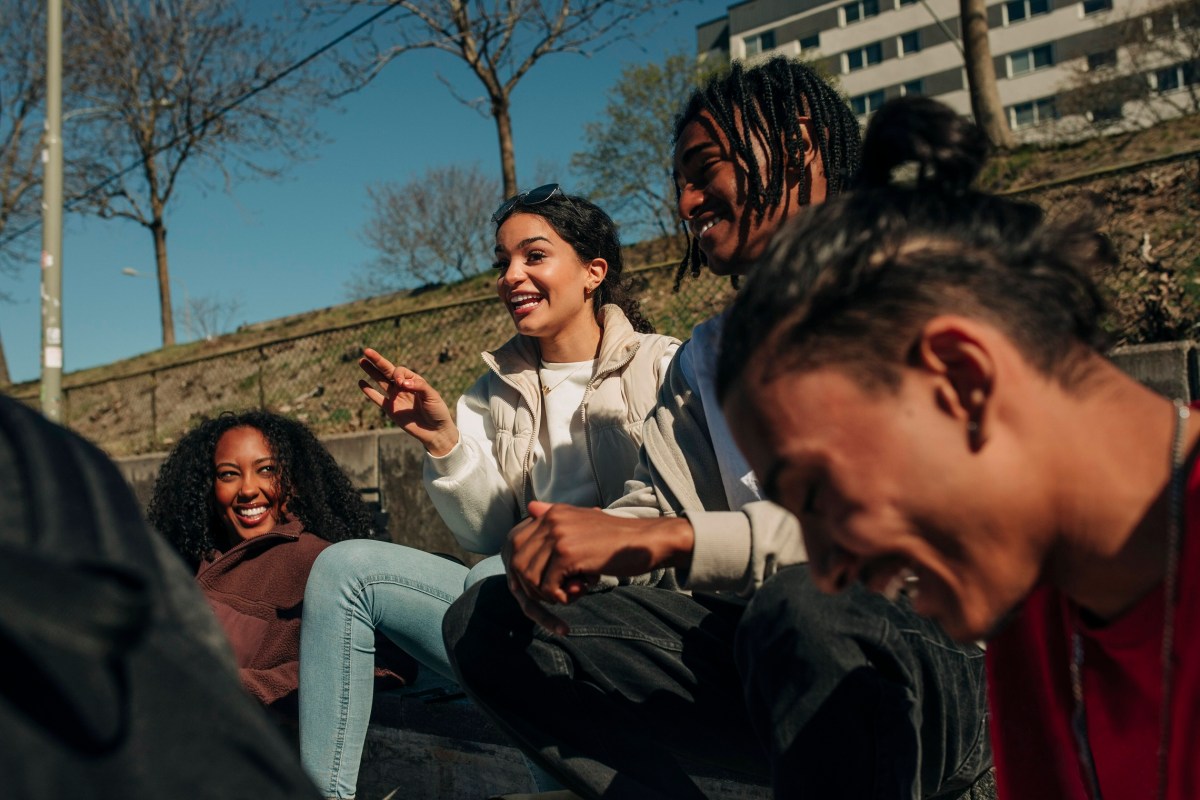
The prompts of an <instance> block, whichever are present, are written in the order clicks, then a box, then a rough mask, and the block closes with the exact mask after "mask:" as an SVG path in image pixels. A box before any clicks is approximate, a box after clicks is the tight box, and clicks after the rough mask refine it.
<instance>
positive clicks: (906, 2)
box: [900, 0, 920, 7]
mask: <svg viewBox="0 0 1200 800" xmlns="http://www.w3.org/2000/svg"><path fill="white" fill-rule="evenodd" d="M917 2H920V0H900V6H901V7H903V6H911V5H912V4H913V3H917Z"/></svg>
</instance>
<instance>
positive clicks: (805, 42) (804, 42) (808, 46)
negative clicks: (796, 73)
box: [800, 33, 821, 52]
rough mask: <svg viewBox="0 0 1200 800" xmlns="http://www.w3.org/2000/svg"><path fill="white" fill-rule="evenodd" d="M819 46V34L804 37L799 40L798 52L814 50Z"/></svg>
mask: <svg viewBox="0 0 1200 800" xmlns="http://www.w3.org/2000/svg"><path fill="white" fill-rule="evenodd" d="M820 46H821V34H820V33H814V34H813V35H812V36H805V37H804V38H803V39H801V40H800V51H801V52H803V51H805V50H816V49H817V48H818V47H820Z"/></svg>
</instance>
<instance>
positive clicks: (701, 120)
mask: <svg viewBox="0 0 1200 800" xmlns="http://www.w3.org/2000/svg"><path fill="white" fill-rule="evenodd" d="M804 130H805V143H806V147H805V149H804V153H805V157H804V159H803V163H801V164H795V165H789V166H788V168H786V169H785V171H784V179H783V180H784V186H783V198H782V200H781V201H780V203H779V204H778V205H776V206H775V207H773V208H769V209H767V210H766V212H765V213H764V214H763V216H762V218H761V219H759V218H758V216H757V212H755V211H753V210H752V209H751V208H750V207H749V206H748V204H747V201H748V186H749V184H748V181H747V180H746V170H745V166H744V165H743V164H742V163H741V162H740V161H739V160H738V159H737V158H736V157H735V156H734V154H733V151H732V149H731V148H730V146H729V140H728V138H727V137H726V136H725V134H724V132H723V131H721V129H720V128H719V127H718V126H717V125H716V123H715V122H714V121H713V118H712V116H711V115H709V114H708V112H706V111H705V112H701V113H700V115H699V116H698V117H697V118H696V119H694V120H692V121H691V122H689V123H688V124H687V125H685V126H684V128H683V130H682V131H681V132H680V134H679V139H678V141H677V142H676V144H675V184H676V187H677V188H678V190H679V214H680V216H681V217H682V218H683V219H684V221H685V222H686V223H687V225H688V227H689V229H690V230H691V233H692V236H693V237H695V238H696V241H697V242H698V243H699V246H700V250H701V251H702V252H703V253H704V256H705V259H706V260H707V262H708V268H709V269H710V270H712V272H713V273H714V274H716V275H736V274H743V273H745V271H746V270H747V269H748V268H749V267H750V265H751V264H753V262H754V261H755V260H756V259H758V257H759V256H761V255H762V254H763V252H764V251H765V250H766V247H767V244H769V243H770V241H771V237H773V236H774V235H775V232H776V231H777V230H778V229H779V226H780V225H782V224H783V223H784V222H785V221H786V220H787V219H789V218H790V217H791V216H792V215H794V214H795V213H797V212H798V211H799V210H801V209H802V208H803V207H804V206H806V205H809V204H810V203H819V202H822V201H824V199H825V191H826V184H825V173H824V168H823V167H822V166H821V158H820V155H819V153H818V152H817V150H816V148H815V147H814V146H813V142H812V140H811V137H810V136H809V135H808V126H807V125H805V127H804ZM758 136H759V137H760V136H761V134H758ZM752 145H753V149H754V153H755V157H756V160H757V161H758V164H759V165H760V168H761V165H763V164H765V163H766V162H767V156H766V150H765V148H764V147H763V141H762V139H761V138H755V139H754V140H753V142H752ZM805 185H806V188H805Z"/></svg>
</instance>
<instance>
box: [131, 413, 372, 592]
mask: <svg viewBox="0 0 1200 800" xmlns="http://www.w3.org/2000/svg"><path fill="white" fill-rule="evenodd" d="M242 427H247V428H254V429H256V430H258V431H259V432H261V433H262V435H263V437H264V438H265V439H266V440H267V444H268V445H269V446H270V448H271V452H272V453H273V454H274V456H275V459H276V462H277V464H278V468H279V471H278V475H279V490H280V497H283V498H286V499H287V513H288V514H289V515H294V516H295V517H297V518H299V519H300V521H301V522H302V523H304V530H306V531H308V532H309V533H312V534H315V535H317V536H320V537H321V538H322V539H325V540H326V541H330V542H340V541H342V540H343V539H366V538H370V537H371V535H372V531H371V525H372V517H371V512H370V510H369V509H368V508H367V506H366V504H365V503H364V502H363V500H362V497H361V496H360V495H359V493H358V492H357V491H356V490H355V488H354V486H353V485H351V483H350V479H349V478H347V477H346V474H345V473H344V472H342V469H341V467H339V466H338V464H337V462H336V461H334V460H333V456H331V455H330V454H329V451H328V450H326V449H325V447H324V445H322V444H321V443H320V442H319V441H318V440H317V437H316V436H314V435H313V433H312V431H310V430H309V429H308V428H307V427H306V426H305V425H304V424H303V423H300V422H297V421H296V420H293V419H289V418H287V417H283V416H280V415H279V414H273V413H271V412H269V411H257V410H255V411H245V412H242V413H238V414H235V413H233V412H229V411H226V412H225V413H223V414H221V415H220V416H218V417H216V418H214V419H208V420H205V421H203V422H201V423H200V424H199V425H197V426H196V427H195V428H193V429H192V430H191V431H189V432H188V433H187V434H185V435H184V437H183V438H182V439H180V440H179V443H178V444H177V445H175V447H174V449H173V450H171V452H170V454H169V455H168V456H167V458H166V460H165V461H164V462H163V464H162V467H161V468H160V469H159V472H158V480H157V481H156V482H155V484H154V495H153V497H152V498H151V500H150V505H149V506H148V507H147V509H146V516H147V517H148V518H149V520H150V523H151V524H152V525H154V527H155V528H157V529H158V531H159V532H160V533H161V534H162V535H163V536H164V537H165V538H166V539H167V541H169V542H170V543H171V545H172V546H173V547H174V548H175V549H176V550H177V551H178V552H179V554H180V555H182V556H183V558H184V560H185V561H187V562H188V563H189V564H191V565H192V567H193V568H195V567H198V566H199V564H200V562H201V561H202V560H203V559H204V558H205V557H206V556H208V555H209V554H210V553H211V552H212V551H213V550H214V549H217V543H218V541H220V539H219V536H220V530H221V529H220V527H218V526H219V525H220V524H221V523H220V521H219V520H218V519H217V518H216V515H215V513H214V510H213V504H212V498H213V483H214V481H215V479H216V470H215V467H214V465H213V455H214V454H215V453H216V449H217V442H219V441H220V439H221V437H222V436H223V435H224V434H225V433H226V432H227V431H230V430H232V429H234V428H242Z"/></svg>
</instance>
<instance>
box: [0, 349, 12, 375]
mask: <svg viewBox="0 0 1200 800" xmlns="http://www.w3.org/2000/svg"><path fill="white" fill-rule="evenodd" d="M11 384H12V379H11V378H9V375H8V359H6V358H5V357H4V341H3V340H2V339H0V387H5V386H9V385H11Z"/></svg>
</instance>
